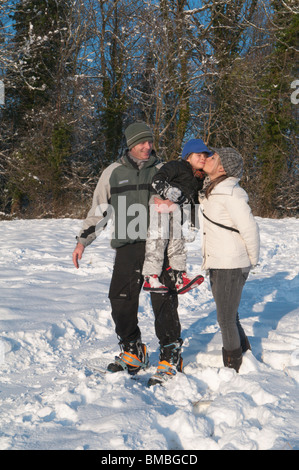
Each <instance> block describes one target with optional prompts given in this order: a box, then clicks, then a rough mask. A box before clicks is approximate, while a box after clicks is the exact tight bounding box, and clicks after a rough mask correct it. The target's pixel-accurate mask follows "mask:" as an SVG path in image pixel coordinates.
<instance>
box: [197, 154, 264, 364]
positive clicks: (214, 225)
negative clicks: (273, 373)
mask: <svg viewBox="0 0 299 470" xmlns="http://www.w3.org/2000/svg"><path fill="white" fill-rule="evenodd" d="M213 150H214V152H215V153H214V154H213V155H212V156H211V157H209V158H207V159H206V163H205V165H204V167H203V170H204V172H205V173H206V174H207V175H208V178H207V183H208V184H205V190H204V193H202V192H201V193H200V194H199V202H200V210H199V217H200V226H201V232H202V237H201V239H202V253H203V268H204V269H206V270H209V274H210V282H211V288H212V293H213V297H214V300H215V303H216V308H217V320H218V323H219V325H220V329H221V333H222V341H223V348H222V353H223V362H224V365H225V366H226V367H230V368H233V369H235V370H236V371H237V372H238V371H239V368H240V366H241V364H242V353H244V352H245V351H246V350H247V349H250V344H249V342H248V339H247V337H246V335H245V333H244V330H243V328H242V326H241V324H240V322H239V315H238V307H239V303H240V300H241V294H242V289H243V286H244V284H245V281H246V279H247V277H248V274H249V270H250V268H251V267H252V266H254V265H256V264H257V262H258V257H259V245H260V243H259V230H258V226H257V223H256V221H255V219H254V217H253V215H252V213H251V210H250V207H249V206H248V196H247V193H246V192H245V191H244V190H243V189H242V188H241V187H240V186H239V184H238V182H239V180H240V178H241V176H242V172H243V162H242V157H241V155H240V154H239V153H238V152H237V151H236V150H234V149H232V148H222V149H213Z"/></svg>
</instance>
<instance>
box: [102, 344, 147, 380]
mask: <svg viewBox="0 0 299 470" xmlns="http://www.w3.org/2000/svg"><path fill="white" fill-rule="evenodd" d="M119 345H120V349H121V351H122V352H121V353H120V355H119V356H116V357H115V361H114V362H112V363H111V364H109V365H108V367H107V370H108V371H109V372H122V371H124V370H126V371H128V373H129V374H131V375H135V374H137V372H139V371H140V369H146V367H148V365H149V360H148V354H147V350H146V346H145V344H143V343H142V342H141V340H140V339H138V340H137V341H132V342H120V343H119Z"/></svg>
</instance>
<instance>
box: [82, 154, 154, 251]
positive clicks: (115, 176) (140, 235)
mask: <svg viewBox="0 0 299 470" xmlns="http://www.w3.org/2000/svg"><path fill="white" fill-rule="evenodd" d="M162 165H163V163H162V162H161V161H160V160H159V159H158V158H157V156H156V154H155V152H154V151H153V152H152V153H151V155H150V158H149V159H148V160H146V161H144V164H143V165H142V167H141V169H139V168H138V166H137V165H136V163H135V162H134V161H133V160H132V159H131V158H130V157H129V155H128V151H126V152H125V153H124V154H123V156H122V157H121V158H120V159H119V160H117V161H116V162H115V163H112V164H111V165H109V166H108V167H107V168H106V169H105V170H104V171H103V173H102V175H101V177H100V179H99V181H98V184H97V186H96V189H95V191H94V195H93V201H92V207H91V209H90V211H89V212H88V215H87V217H86V219H85V220H84V222H83V228H82V230H81V232H80V234H79V236H78V237H77V241H78V242H79V243H82V245H84V246H85V247H86V246H88V245H90V243H92V242H93V240H94V239H95V238H96V237H97V236H98V235H99V233H100V232H101V231H102V230H103V229H104V228H105V227H106V226H107V223H108V221H109V220H111V219H112V220H113V230H112V236H111V246H112V248H119V247H121V246H124V245H127V244H128V243H135V242H137V241H145V240H146V236H147V227H148V220H149V217H148V212H149V199H150V197H151V196H152V195H153V194H154V189H153V187H152V179H153V176H154V175H155V174H156V172H157V171H158V170H159V168H161V166H162Z"/></svg>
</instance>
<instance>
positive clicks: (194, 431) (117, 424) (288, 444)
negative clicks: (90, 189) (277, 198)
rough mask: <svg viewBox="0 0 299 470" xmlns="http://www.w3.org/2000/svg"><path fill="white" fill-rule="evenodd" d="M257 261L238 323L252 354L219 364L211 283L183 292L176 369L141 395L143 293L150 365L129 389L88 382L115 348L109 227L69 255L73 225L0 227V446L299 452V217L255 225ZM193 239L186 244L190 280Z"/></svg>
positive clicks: (152, 347) (103, 379) (194, 269)
mask: <svg viewBox="0 0 299 470" xmlns="http://www.w3.org/2000/svg"><path fill="white" fill-rule="evenodd" d="M257 221H258V223H259V226H260V231H261V242H262V246H261V257H260V263H259V265H258V266H257V267H256V268H255V269H254V270H253V271H252V272H251V273H250V276H249V279H248V281H247V283H246V285H245V288H244V292H243V298H242V304H241V308H240V317H241V321H242V324H243V326H244V328H245V330H246V332H247V334H248V336H249V340H250V342H251V345H252V352H251V351H248V352H247V353H246V354H245V356H244V358H243V364H242V367H241V369H240V373H239V374H237V373H236V372H235V371H234V370H231V369H227V368H224V367H223V365H222V357H221V347H222V343H221V334H220V331H219V327H218V324H217V319H216V312H215V304H214V302H213V298H212V295H211V291H210V288H209V283H208V280H205V282H204V283H203V284H202V285H201V286H200V287H199V288H198V289H197V290H195V291H193V292H189V293H188V294H185V295H182V296H180V307H179V312H180V318H181V322H182V337H183V339H184V353H183V356H184V364H185V374H178V375H177V376H176V377H174V378H173V379H172V380H170V381H168V382H167V384H166V385H165V386H164V387H160V386H154V387H151V388H147V387H146V382H147V380H148V378H149V377H150V375H151V374H152V373H153V372H154V371H155V370H156V365H157V361H158V341H157V339H156V337H155V334H154V325H153V323H154V322H153V314H152V310H151V304H150V299H149V295H148V294H146V293H145V292H142V293H141V296H140V327H141V330H142V332H143V341H144V342H145V343H146V344H147V347H148V350H149V355H150V362H151V366H150V368H149V369H148V370H146V371H144V372H142V373H140V374H138V376H137V377H136V380H134V379H132V378H131V377H129V376H128V375H127V374H126V373H125V372H124V373H118V374H109V373H107V374H102V375H100V374H95V373H91V371H90V370H89V369H88V368H86V362H88V361H90V360H91V359H98V360H99V361H100V363H101V364H102V365H103V367H104V366H105V365H106V364H107V363H108V362H109V361H110V360H111V359H113V358H114V356H115V355H117V354H118V353H119V347H118V344H117V338H116V336H115V333H114V326H113V323H112V320H111V317H110V304H109V300H108V298H107V292H108V288H109V282H110V277H111V272H112V265H113V259H114V252H113V250H112V249H111V248H110V245H109V240H108V232H107V233H103V234H102V235H101V236H100V237H99V238H98V239H97V240H96V241H95V242H94V243H93V244H92V245H91V246H90V247H88V248H87V250H86V251H85V254H84V257H83V259H82V260H81V265H80V269H79V270H76V269H75V268H74V267H73V264H72V260H71V255H72V251H73V248H74V244H75V235H77V233H78V231H79V229H80V228H81V223H82V222H81V221H80V220H70V219H60V220H50V219H44V220H13V221H2V222H0V235H1V240H2V247H1V253H0V265H1V271H0V292H1V300H2V301H1V307H0V378H1V381H0V449H2V450H9V449H14V450H29V449H30V450H53V449H59V450H70V449H78V450H81V449H95V450H110V451H116V450H117V451H118V452H120V451H127V450H130V451H137V450H148V451H153V450H156V451H171V450H173V451H175V450H176V451H189V452H190V451H193V452H194V451H196V450H201V449H204V450H224V449H233V450H255V449H257V450H270V449H276V450H291V449H294V450H298V449H299V432H298V431H299V400H298V397H299V393H298V391H299V388H298V387H299V306H298V305H299V303H298V298H299V294H298V293H299V275H298V270H299V263H298V252H299V246H298V233H299V220H298V219H294V218H288V219H281V220H272V219H261V218H257ZM199 247H200V240H199V235H198V236H197V239H196V240H195V241H194V242H192V243H190V244H189V245H188V250H189V258H188V263H189V264H188V268H189V272H191V273H193V274H195V273H198V272H200V266H201V254H200V248H199Z"/></svg>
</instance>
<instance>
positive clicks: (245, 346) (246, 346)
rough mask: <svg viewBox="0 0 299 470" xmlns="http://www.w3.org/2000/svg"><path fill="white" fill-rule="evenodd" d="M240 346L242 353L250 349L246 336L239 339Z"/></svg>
mask: <svg viewBox="0 0 299 470" xmlns="http://www.w3.org/2000/svg"><path fill="white" fill-rule="evenodd" d="M241 348H242V353H243V354H244V353H246V351H248V350H249V351H251V345H250V343H249V339H248V338H247V336H245V338H243V339H241Z"/></svg>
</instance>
